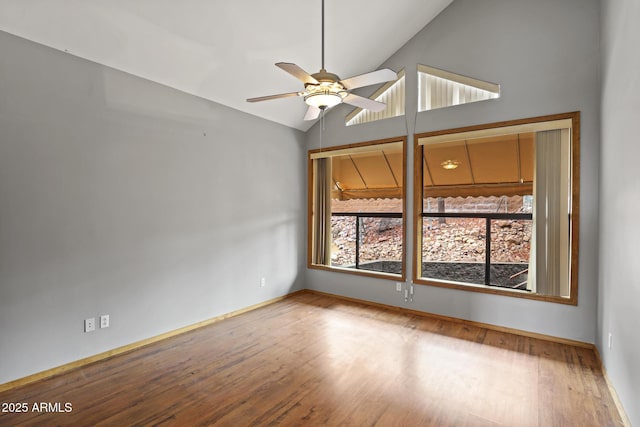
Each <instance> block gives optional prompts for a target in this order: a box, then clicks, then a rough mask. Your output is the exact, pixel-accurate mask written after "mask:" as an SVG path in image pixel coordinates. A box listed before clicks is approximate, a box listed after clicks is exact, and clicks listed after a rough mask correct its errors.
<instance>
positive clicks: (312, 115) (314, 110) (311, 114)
mask: <svg viewBox="0 0 640 427" xmlns="http://www.w3.org/2000/svg"><path fill="white" fill-rule="evenodd" d="M321 111H322V110H321V109H319V108H318V107H314V106H313V105H309V108H307V114H305V115H304V119H305V120H315V119H317V118H318V116H319V115H320V112H321Z"/></svg>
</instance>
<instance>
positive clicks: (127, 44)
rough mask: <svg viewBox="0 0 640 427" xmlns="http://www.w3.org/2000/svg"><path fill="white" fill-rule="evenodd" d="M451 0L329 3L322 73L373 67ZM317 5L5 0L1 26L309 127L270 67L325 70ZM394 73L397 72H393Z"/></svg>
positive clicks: (0, 4) (286, 79)
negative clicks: (280, 96) (260, 99)
mask: <svg viewBox="0 0 640 427" xmlns="http://www.w3.org/2000/svg"><path fill="white" fill-rule="evenodd" d="M452 1H453V0H429V1H425V0H393V1H391V0H326V1H325V13H326V18H325V26H326V35H325V37H326V41H325V43H326V46H325V52H326V53H325V67H326V68H327V70H328V71H330V72H333V73H336V74H338V75H339V76H340V77H341V78H343V79H344V78H347V77H351V76H353V75H358V74H362V73H366V72H369V71H372V70H375V69H376V68H378V67H379V66H380V64H381V63H383V62H384V61H385V60H386V59H387V58H388V57H389V56H391V55H392V54H393V53H394V52H396V51H397V50H398V49H399V48H400V47H402V46H403V45H404V44H405V43H406V42H407V41H408V40H409V39H410V38H411V37H413V36H414V35H415V34H416V33H417V32H418V31H420V30H421V29H422V28H423V27H424V26H425V25H426V24H427V23H429V22H430V21H431V20H432V19H433V18H434V17H435V16H436V15H437V14H438V13H440V12H441V11H442V10H443V9H444V8H445V7H446V6H448V5H449V4H450V3H451V2H452ZM320 6H321V1H320V0H235V1H231V0H228V1H221V0H208V1H204V0H183V1H178V0H59V1H51V0H0V29H1V30H4V31H6V32H8V33H11V34H14V35H17V36H20V37H23V38H26V39H29V40H32V41H35V42H37V43H41V44H43V45H46V46H50V47H53V48H55V49H59V50H62V51H66V52H68V53H70V54H73V55H76V56H79V57H81V58H85V59H88V60H91V61H94V62H97V63H100V64H104V65H107V66H109V67H113V68H115V69H118V70H122V71H125V72H127V73H131V74H134V75H136V76H139V77H143V78H146V79H149V80H152V81H155V82H158V83H161V84H164V85H166V86H169V87H173V88H176V89H179V90H181V91H184V92H187V93H190V94H193V95H197V96H199V97H202V98H205V99H209V100H211V101H215V102H218V103H220V104H224V105H227V106H229V107H232V108H235V109H238V110H241V111H245V112H247V113H249V114H253V115H255V116H259V117H262V118H265V119H268V120H272V121H274V122H277V123H281V124H283V125H286V126H289V127H292V128H297V129H300V130H307V129H308V128H309V127H310V126H311V125H312V124H313V122H305V121H303V119H302V118H303V116H304V113H305V111H306V107H305V105H304V102H303V100H302V99H300V98H287V99H279V100H273V101H267V102H262V103H255V104H250V103H248V102H246V101H245V100H246V98H251V97H257V96H263V95H271V94H277V93H283V92H293V91H298V90H302V89H303V86H302V83H300V82H299V81H298V80H296V79H295V78H294V77H292V76H291V75H289V74H287V73H285V72H284V71H282V70H280V69H278V68H277V67H275V66H274V63H276V62H293V63H296V64H298V65H299V66H300V67H302V68H303V69H305V70H306V71H308V72H309V73H315V72H317V71H318V70H319V69H320V66H321V55H320V48H321V24H320ZM395 71H398V70H395Z"/></svg>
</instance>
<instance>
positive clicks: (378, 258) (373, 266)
mask: <svg viewBox="0 0 640 427" xmlns="http://www.w3.org/2000/svg"><path fill="white" fill-rule="evenodd" d="M360 239H361V240H360V247H359V249H360V252H359V255H360V256H359V264H360V268H362V269H364V270H371V271H382V272H385V273H396V274H400V273H401V272H402V218H387V217H383V218H376V217H362V218H360Z"/></svg>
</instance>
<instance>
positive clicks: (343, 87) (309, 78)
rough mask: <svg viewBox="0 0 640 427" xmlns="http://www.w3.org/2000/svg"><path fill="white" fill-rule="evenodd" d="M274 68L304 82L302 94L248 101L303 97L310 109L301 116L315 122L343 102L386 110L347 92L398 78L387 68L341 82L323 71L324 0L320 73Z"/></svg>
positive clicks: (294, 67)
mask: <svg viewBox="0 0 640 427" xmlns="http://www.w3.org/2000/svg"><path fill="white" fill-rule="evenodd" d="M276 66H277V67H279V68H281V69H283V70H284V71H286V72H287V73H289V74H291V75H292V76H294V77H295V78H297V79H298V80H300V81H301V82H303V83H304V89H305V90H304V92H289V93H282V94H278V95H269V96H261V97H258V98H249V99H247V101H248V102H260V101H268V100H272V99H279V98H289V97H294V96H302V97H304V102H305V103H306V104H307V105H308V106H309V108H308V109H307V113H306V114H305V116H304V119H305V120H315V119H317V118H318V116H319V115H320V113H321V112H322V111H325V110H327V109H329V108H331V107H334V106H336V105H338V104H341V103H343V102H344V103H346V104H349V105H353V106H355V107H359V108H363V109H366V110H371V111H376V112H378V111H382V110H384V108H385V107H386V105H385V104H384V103H382V102H378V101H374V100H373V99H369V98H364V97H362V96H358V95H354V94H352V93H350V91H351V90H353V89H357V88H360V87H365V86H371V85H375V84H380V83H386V82H389V81H392V80H396V79H397V78H398V75H397V73H396V72H395V71H393V70H390V69H388V68H385V69H382V70H377V71H373V72H371V73H366V74H361V75H359V76H354V77H351V78H348V79H345V80H340V78H339V77H338V76H337V75H336V74H333V73H329V72H327V70H326V69H325V68H324V0H322V68H321V69H320V71H319V72H317V73H315V74H309V73H307V72H306V71H304V70H303V69H302V68H300V67H299V66H297V65H296V64H292V63H288V62H278V63H277V64H276Z"/></svg>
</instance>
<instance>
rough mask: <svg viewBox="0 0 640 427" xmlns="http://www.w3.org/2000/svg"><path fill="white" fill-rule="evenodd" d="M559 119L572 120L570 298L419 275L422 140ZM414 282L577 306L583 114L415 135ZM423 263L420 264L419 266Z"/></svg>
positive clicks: (567, 114)
mask: <svg viewBox="0 0 640 427" xmlns="http://www.w3.org/2000/svg"><path fill="white" fill-rule="evenodd" d="M558 120H570V121H571V126H572V127H571V129H572V131H571V132H572V134H571V145H570V149H571V152H570V158H571V171H570V178H571V204H570V233H571V234H570V236H571V241H570V243H569V249H570V251H571V255H570V259H569V267H570V276H569V286H570V292H569V297H562V296H551V295H537V294H532V293H529V292H523V291H518V290H510V289H500V288H496V287H488V286H483V285H474V284H468V285H467V284H460V283H459V282H448V281H440V280H437V281H436V280H429V279H426V278H423V277H421V276H420V270H419V266H421V262H422V233H423V228H422V224H423V221H422V209H423V184H422V180H423V176H422V175H423V161H422V158H423V146H422V145H421V144H419V140H420V139H423V138H432V137H438V136H445V137H446V136H447V135H451V134H458V133H468V132H476V131H483V130H489V129H495V128H504V127H514V126H526V125H529V124H532V125H536V124H542V123H544V122H553V121H558ZM413 161H414V164H413V171H414V174H413V175H414V182H413V190H414V191H413V192H414V194H413V196H414V199H413V207H414V209H413V225H414V227H413V272H412V276H413V282H414V283H416V284H420V285H429V286H438V287H444V288H451V289H459V290H465V291H471V292H480V293H486V294H495V295H503V296H510V297H517V298H526V299H532V300H538V301H547V302H554V303H560V304H568V305H577V304H578V259H579V253H578V250H579V230H580V227H579V219H580V112H579V111H576V112H570V113H562V114H554V115H548V116H539V117H532V118H525V119H518V120H510V121H504V122H495V123H487V124H481V125H474V126H467V127H461V128H455V129H445V130H439V131H433V132H426V133H420V134H416V135H414V152H413ZM419 263H420V264H419Z"/></svg>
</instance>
